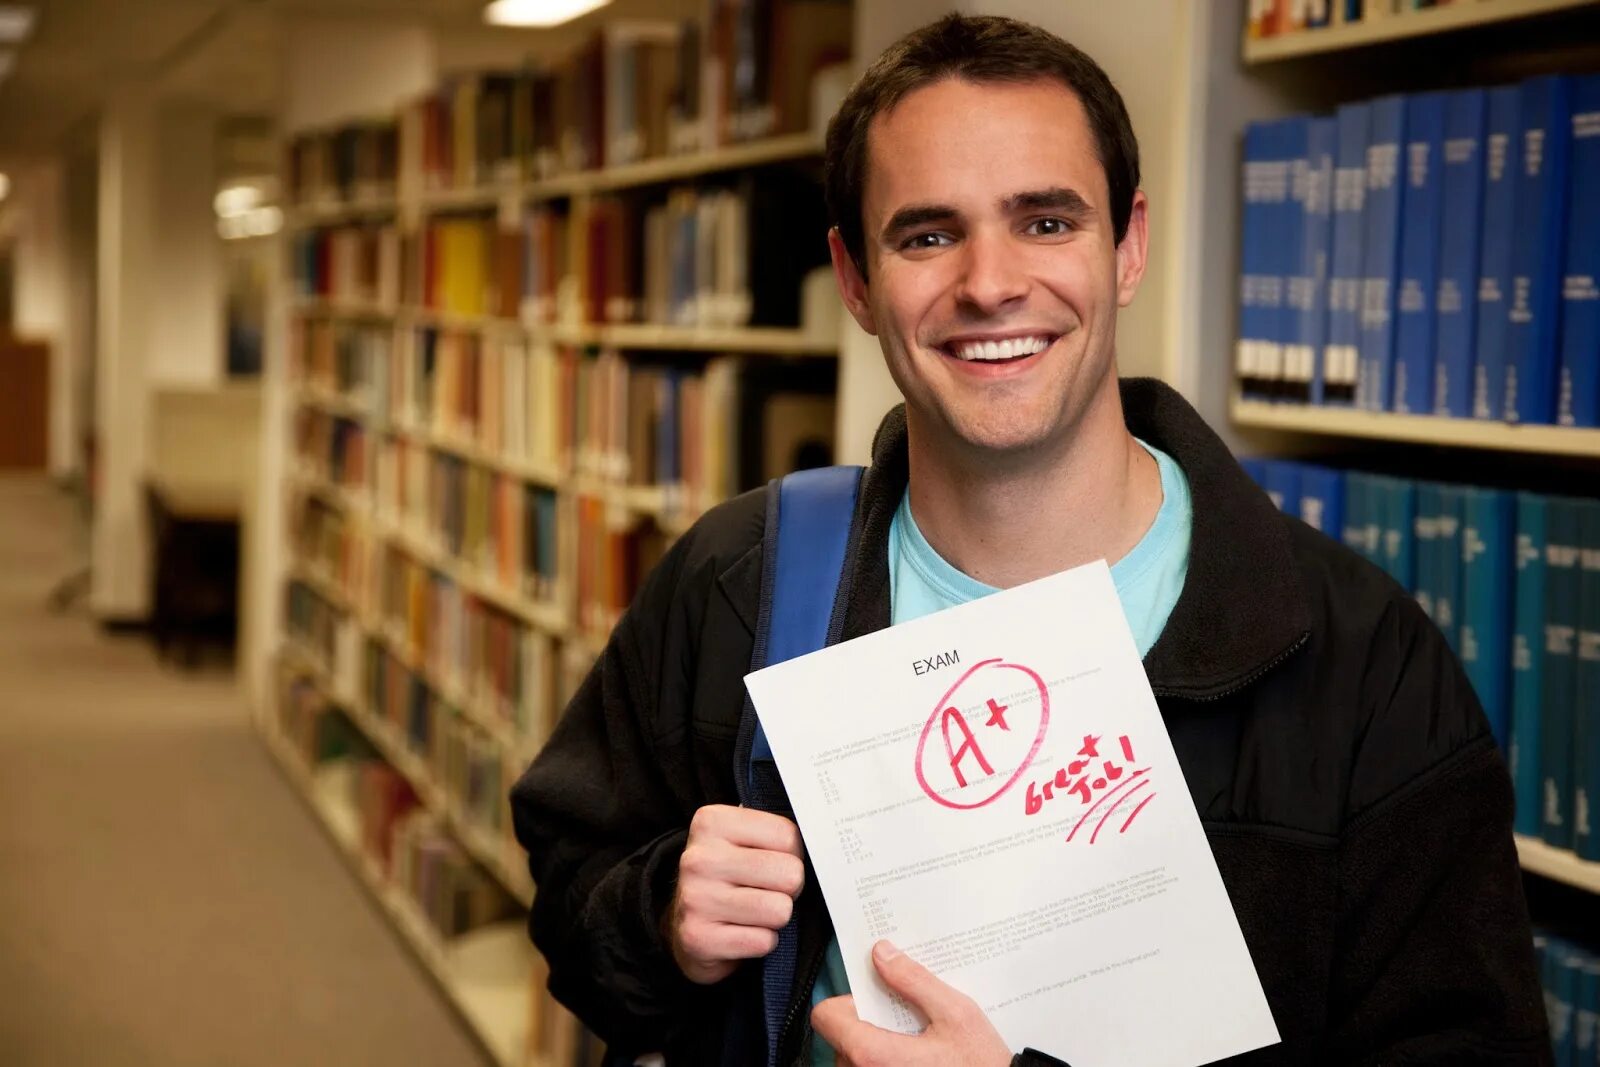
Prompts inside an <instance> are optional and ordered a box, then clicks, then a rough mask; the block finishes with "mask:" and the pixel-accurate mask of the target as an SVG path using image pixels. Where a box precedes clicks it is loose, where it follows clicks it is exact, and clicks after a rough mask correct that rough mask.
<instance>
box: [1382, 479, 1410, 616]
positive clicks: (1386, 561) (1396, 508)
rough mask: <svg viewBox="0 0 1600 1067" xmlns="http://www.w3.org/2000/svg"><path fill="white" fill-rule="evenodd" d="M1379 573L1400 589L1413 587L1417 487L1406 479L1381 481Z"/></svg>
mask: <svg viewBox="0 0 1600 1067" xmlns="http://www.w3.org/2000/svg"><path fill="white" fill-rule="evenodd" d="M1379 484H1380V485H1381V486H1382V494H1383V495H1382V500H1383V515H1384V517H1383V569H1384V570H1386V571H1388V572H1389V575H1390V576H1391V577H1392V578H1394V580H1395V581H1397V582H1399V583H1400V585H1401V587H1402V588H1405V589H1415V588H1416V584H1417V538H1416V517H1417V486H1416V483H1415V482H1413V481H1411V480H1410V479H1409V478H1384V479H1382V481H1381V482H1380V483H1379Z"/></svg>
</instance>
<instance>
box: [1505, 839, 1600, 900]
mask: <svg viewBox="0 0 1600 1067" xmlns="http://www.w3.org/2000/svg"><path fill="white" fill-rule="evenodd" d="M1516 839H1517V859H1518V861H1519V862H1521V864H1522V869H1523V870H1525V871H1528V872H1530V873H1532V874H1537V875H1539V876H1541V877H1544V878H1551V879H1554V880H1555V881H1557V882H1564V883H1565V884H1567V885H1570V886H1575V887H1576V888H1578V889H1583V890H1587V891H1588V892H1590V893H1600V863H1593V862H1591V861H1589V860H1581V859H1579V858H1578V857H1577V856H1575V855H1573V854H1572V853H1571V852H1570V851H1569V850H1567V849H1564V848H1554V847H1552V846H1550V845H1547V844H1545V843H1544V842H1543V841H1540V840H1538V839H1537V838H1533V837H1525V836H1523V835H1522V834H1517V835H1516Z"/></svg>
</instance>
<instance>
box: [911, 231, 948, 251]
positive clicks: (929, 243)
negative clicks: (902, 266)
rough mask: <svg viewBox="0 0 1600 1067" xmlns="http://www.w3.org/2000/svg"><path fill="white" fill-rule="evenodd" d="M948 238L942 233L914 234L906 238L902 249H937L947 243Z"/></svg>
mask: <svg viewBox="0 0 1600 1067" xmlns="http://www.w3.org/2000/svg"><path fill="white" fill-rule="evenodd" d="M949 240H950V238H949V237H947V236H945V235H944V234H942V233H936V232H930V233H919V234H914V235H912V236H911V237H908V238H906V242H905V244H903V245H901V246H900V247H902V248H939V247H941V246H942V245H945V244H947V243H949Z"/></svg>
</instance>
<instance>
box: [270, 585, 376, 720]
mask: <svg viewBox="0 0 1600 1067" xmlns="http://www.w3.org/2000/svg"><path fill="white" fill-rule="evenodd" d="M283 603H284V628H285V632H286V633H287V634H288V635H289V638H290V640H292V641H293V642H294V643H295V645H296V647H297V648H298V649H299V651H300V652H301V653H302V654H303V655H305V656H307V657H308V658H309V659H310V660H311V662H312V663H313V665H315V666H316V668H317V669H318V670H320V671H321V672H322V673H323V674H324V676H326V677H327V678H328V679H329V684H330V685H331V686H332V687H333V688H334V691H335V692H337V693H342V694H350V693H355V692H356V691H357V688H358V686H359V683H360V678H361V674H360V671H361V638H362V634H361V628H360V626H358V625H357V624H356V622H355V621H354V620H353V619H351V618H350V615H349V614H348V613H347V612H346V611H345V610H343V609H342V608H341V607H340V605H338V604H335V603H333V602H332V601H330V600H329V599H328V598H327V597H326V596H324V595H323V594H322V593H321V592H319V591H318V590H317V589H315V588H314V587H313V586H311V585H309V584H307V583H306V582H303V581H301V580H299V579H298V578H292V579H290V580H289V581H288V582H287V583H286V584H285V585H284V598H283Z"/></svg>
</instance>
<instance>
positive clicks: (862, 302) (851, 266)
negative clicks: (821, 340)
mask: <svg viewBox="0 0 1600 1067" xmlns="http://www.w3.org/2000/svg"><path fill="white" fill-rule="evenodd" d="M828 254H829V255H831V256H832V257H833V280H834V281H835V282H837V283H838V285H839V298H840V299H841V300H843V301H844V306H845V307H847V308H849V309H850V314H851V315H852V316H853V317H854V318H855V320H856V322H857V324H859V325H860V327H861V328H862V329H863V330H865V331H867V332H868V333H870V334H872V335H873V336H874V337H876V336H877V335H878V329H877V326H876V325H875V324H874V323H873V321H872V308H871V306H870V305H868V303H867V280H866V279H865V278H863V277H862V276H861V271H860V270H859V269H858V268H857V267H856V261H855V260H854V259H852V258H851V257H850V251H849V249H847V248H845V246H844V238H843V237H840V236H839V227H837V226H834V227H833V228H831V229H829V230H828Z"/></svg>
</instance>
